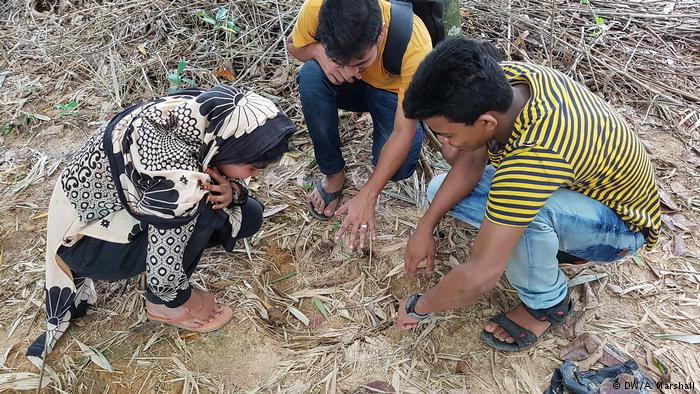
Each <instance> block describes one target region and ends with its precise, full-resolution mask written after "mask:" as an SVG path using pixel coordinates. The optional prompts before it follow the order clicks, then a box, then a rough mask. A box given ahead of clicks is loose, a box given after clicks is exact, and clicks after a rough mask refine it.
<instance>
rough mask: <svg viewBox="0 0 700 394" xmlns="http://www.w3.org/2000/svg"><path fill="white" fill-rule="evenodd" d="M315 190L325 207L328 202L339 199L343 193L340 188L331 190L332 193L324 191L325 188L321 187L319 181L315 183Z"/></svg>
mask: <svg viewBox="0 0 700 394" xmlns="http://www.w3.org/2000/svg"><path fill="white" fill-rule="evenodd" d="M316 191H318V194H319V195H320V196H321V199H322V200H323V206H324V207H327V206H328V204H330V203H332V202H333V201H335V200H337V199H339V198H340V196H341V195H342V194H343V191H342V190H338V191H337V192H332V193H331V192H328V191H326V189H325V188H324V187H323V184H322V183H321V182H318V183H316Z"/></svg>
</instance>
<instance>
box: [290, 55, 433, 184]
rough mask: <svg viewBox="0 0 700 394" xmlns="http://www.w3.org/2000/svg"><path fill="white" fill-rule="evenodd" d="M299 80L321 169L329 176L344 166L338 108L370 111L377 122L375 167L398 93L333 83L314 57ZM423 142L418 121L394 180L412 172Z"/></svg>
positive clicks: (358, 83) (361, 84)
mask: <svg viewBox="0 0 700 394" xmlns="http://www.w3.org/2000/svg"><path fill="white" fill-rule="evenodd" d="M297 83H298V84H299V93H300V95H301V108H302V111H303V112H304V118H305V119H306V126H307V127H308V129H309V134H311V141H313V144H314V155H315V156H316V162H317V163H318V167H319V169H320V170H321V172H322V173H324V174H326V175H330V174H335V173H337V172H339V171H341V170H342V169H343V168H345V160H344V159H343V154H342V153H341V151H340V131H339V130H338V109H343V110H346V111H353V112H369V113H370V115H371V116H372V123H373V125H374V133H373V134H372V140H373V141H372V166H376V165H377V161H378V160H379V154H380V153H381V151H382V148H383V147H384V144H385V143H386V141H387V140H388V139H389V136H390V135H391V132H392V130H393V129H394V116H395V115H396V106H397V102H398V95H397V94H395V93H391V92H389V91H386V90H382V89H377V88H375V87H372V86H370V85H369V84H367V83H365V82H363V81H356V82H354V83H345V84H342V85H334V84H333V83H331V81H329V80H328V78H327V77H326V74H325V73H324V72H323V70H322V69H321V66H320V65H319V64H318V62H316V61H315V60H310V61H308V62H306V63H304V66H303V67H302V68H301V71H300V72H299V75H298V76H297ZM422 142H423V128H422V127H421V125H420V123H419V124H418V126H417V127H416V135H415V137H414V138H413V143H412V144H411V149H410V151H409V152H408V156H407V157H406V160H405V161H404V162H403V164H402V165H401V167H400V168H399V169H398V171H396V174H394V176H393V177H392V178H391V180H393V181H400V180H402V179H406V178H408V177H409V176H411V174H413V171H415V169H416V164H417V163H418V154H419V153H420V147H421V143H422Z"/></svg>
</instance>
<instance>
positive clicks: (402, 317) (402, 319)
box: [396, 298, 418, 330]
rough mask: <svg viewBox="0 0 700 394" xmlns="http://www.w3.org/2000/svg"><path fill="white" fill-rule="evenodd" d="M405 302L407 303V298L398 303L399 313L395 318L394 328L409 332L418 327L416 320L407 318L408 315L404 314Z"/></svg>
mask: <svg viewBox="0 0 700 394" xmlns="http://www.w3.org/2000/svg"><path fill="white" fill-rule="evenodd" d="M406 302H408V298H404V299H403V300H402V301H401V302H400V303H399V313H398V315H397V316H396V327H398V328H401V329H404V330H410V329H412V328H414V327H415V326H417V325H418V320H416V319H413V318H411V317H409V316H408V313H406Z"/></svg>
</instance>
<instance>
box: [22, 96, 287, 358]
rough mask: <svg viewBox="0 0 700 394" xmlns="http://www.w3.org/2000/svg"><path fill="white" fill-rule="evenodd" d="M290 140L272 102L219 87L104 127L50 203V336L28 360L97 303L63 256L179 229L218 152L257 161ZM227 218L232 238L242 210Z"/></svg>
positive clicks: (200, 195) (200, 198)
mask: <svg viewBox="0 0 700 394" xmlns="http://www.w3.org/2000/svg"><path fill="white" fill-rule="evenodd" d="M293 132H294V126H293V124H292V123H291V121H290V120H289V119H288V118H287V117H286V116H285V115H284V114H282V113H281V112H280V111H279V110H278V109H277V107H276V106H275V105H274V104H273V103H272V102H271V101H270V100H268V99H266V98H264V97H262V96H260V95H258V94H255V93H253V92H250V91H246V90H243V89H240V88H236V87H232V86H224V85H220V86H216V87H214V88H211V89H209V90H204V89H187V90H182V91H179V92H176V93H175V94H173V95H170V96H166V97H163V98H160V99H157V100H153V101H149V102H146V103H142V104H138V105H135V106H132V107H131V108H128V109H126V110H124V111H122V112H121V113H119V114H118V115H117V116H115V117H114V118H113V119H112V121H111V122H110V123H109V124H108V125H106V126H103V127H101V128H100V129H99V130H98V131H97V132H96V133H95V134H93V136H92V137H91V138H90V139H88V141H87V142H86V143H85V145H84V146H83V147H82V148H81V151H80V152H78V154H77V155H76V156H75V157H74V159H73V160H72V162H71V163H70V165H68V166H67V167H66V168H65V169H64V171H63V173H62V175H61V177H60V179H59V180H58V182H57V183H56V186H55V188H54V192H53V195H52V197H51V203H50V205H49V219H48V229H47V237H46V314H47V325H46V332H45V333H44V334H42V335H40V336H39V338H37V339H36V340H35V341H34V343H33V344H32V345H31V346H30V347H29V349H28V351H27V355H28V356H29V357H38V358H41V357H43V356H44V355H45V354H48V353H50V352H51V350H52V349H53V347H54V346H55V344H56V342H57V341H58V339H59V338H60V337H61V335H63V333H64V332H65V331H66V330H67V329H68V326H69V324H70V319H71V317H77V316H81V315H84V314H85V312H86V310H87V307H88V305H92V304H94V303H95V300H96V295H95V290H94V285H93V282H92V280H91V279H89V278H74V277H73V274H72V272H71V270H70V269H69V268H68V267H67V265H66V264H65V263H64V262H63V260H62V259H61V258H60V256H58V254H57V253H58V250H59V248H60V247H61V246H66V247H70V246H73V245H75V244H76V242H78V241H79V240H80V238H81V237H83V236H90V237H93V238H97V239H101V240H105V241H109V242H117V243H128V242H130V241H131V240H132V237H133V235H134V234H135V232H138V231H139V229H142V228H143V226H144V224H146V225H153V226H156V227H158V228H175V227H179V226H182V225H184V224H186V223H188V222H190V221H191V220H193V219H195V218H196V217H197V215H198V214H199V212H200V211H201V210H202V209H203V208H204V207H205V205H206V200H207V193H208V192H207V191H206V190H204V188H203V187H202V185H203V183H205V182H208V181H209V180H210V177H209V175H208V174H207V168H208V167H209V166H210V164H212V163H213V162H215V160H214V161H213V159H214V158H215V157H216V156H217V154H219V153H221V152H222V149H226V152H225V153H226V156H227V157H231V155H234V156H235V153H236V152H237V151H238V152H240V153H241V155H242V156H245V155H251V154H253V156H250V157H257V156H260V155H262V154H264V153H265V152H266V151H267V150H270V149H273V148H277V147H279V146H280V144H281V143H282V142H283V141H286V139H288V138H289V136H290V135H291V134H292V133H293ZM232 139H233V141H232ZM237 141H240V143H238V142H237ZM256 155H257V156H256ZM246 157H248V156H246ZM107 168H109V171H107V170H106V169H107ZM225 211H226V213H227V214H228V216H229V221H230V222H231V223H232V228H233V231H234V232H237V231H238V229H239V228H240V219H241V216H240V215H241V213H240V209H239V208H238V207H233V209H232V208H230V207H229V208H225ZM234 235H235V234H234Z"/></svg>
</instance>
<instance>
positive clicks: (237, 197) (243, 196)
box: [229, 179, 248, 206]
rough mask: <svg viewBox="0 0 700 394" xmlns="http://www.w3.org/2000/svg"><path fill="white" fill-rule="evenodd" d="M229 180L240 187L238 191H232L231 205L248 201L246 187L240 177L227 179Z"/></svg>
mask: <svg viewBox="0 0 700 394" xmlns="http://www.w3.org/2000/svg"><path fill="white" fill-rule="evenodd" d="M229 182H231V183H234V184H236V185H237V186H238V188H239V189H240V192H239V193H234V196H233V201H231V205H233V206H241V205H244V204H245V203H246V202H247V201H248V188H247V187H246V185H245V183H244V182H243V181H242V180H240V179H229Z"/></svg>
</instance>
